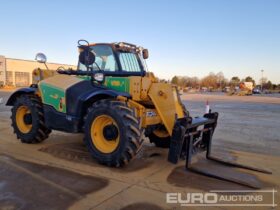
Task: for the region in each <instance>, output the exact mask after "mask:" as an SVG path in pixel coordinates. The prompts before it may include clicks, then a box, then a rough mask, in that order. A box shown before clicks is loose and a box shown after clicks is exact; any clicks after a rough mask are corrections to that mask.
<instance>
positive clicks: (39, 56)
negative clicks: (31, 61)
mask: <svg viewBox="0 0 280 210" xmlns="http://www.w3.org/2000/svg"><path fill="white" fill-rule="evenodd" d="M35 60H36V61H37V62H38V63H46V62H47V56H45V54H44V53H37V54H36V56H35Z"/></svg>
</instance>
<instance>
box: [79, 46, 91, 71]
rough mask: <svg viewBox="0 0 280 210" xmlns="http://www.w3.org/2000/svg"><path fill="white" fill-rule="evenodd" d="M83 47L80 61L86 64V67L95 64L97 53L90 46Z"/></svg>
mask: <svg viewBox="0 0 280 210" xmlns="http://www.w3.org/2000/svg"><path fill="white" fill-rule="evenodd" d="M80 48H81V47H80ZM82 49H83V50H82V52H80V55H79V62H80V63H82V64H84V65H85V66H86V67H89V66H90V65H92V64H94V62H95V55H94V53H93V52H92V51H91V49H90V48H89V47H84V48H82Z"/></svg>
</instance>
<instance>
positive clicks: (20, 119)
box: [16, 106, 32, 133]
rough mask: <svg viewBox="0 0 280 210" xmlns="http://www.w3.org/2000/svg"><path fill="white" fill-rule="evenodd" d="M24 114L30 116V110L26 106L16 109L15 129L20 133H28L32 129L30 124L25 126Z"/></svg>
mask: <svg viewBox="0 0 280 210" xmlns="http://www.w3.org/2000/svg"><path fill="white" fill-rule="evenodd" d="M26 114H30V110H29V109H28V107H27V106H20V107H19V108H18V109H17V112H16V123H17V127H18V129H19V130H20V132H22V133H28V132H30V131H31V129H32V124H27V123H26V122H25V121H24V116H25V115H26Z"/></svg>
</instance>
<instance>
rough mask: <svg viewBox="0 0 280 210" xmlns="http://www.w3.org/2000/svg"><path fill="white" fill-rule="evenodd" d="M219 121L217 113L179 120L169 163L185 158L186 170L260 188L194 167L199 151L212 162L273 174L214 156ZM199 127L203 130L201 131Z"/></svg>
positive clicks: (172, 141)
mask: <svg viewBox="0 0 280 210" xmlns="http://www.w3.org/2000/svg"><path fill="white" fill-rule="evenodd" d="M217 120H218V113H217V112H214V113H208V114H205V115H204V116H203V117H197V118H192V117H189V116H188V117H186V118H183V119H177V120H176V123H175V126H174V128H173V132H172V137H171V143H170V149H169V154H168V161H169V162H171V163H174V164H176V163H177V162H178V159H179V157H185V158H186V169H187V170H189V171H192V172H195V173H198V174H201V175H204V176H209V177H213V178H216V179H220V180H224V181H229V182H233V183H237V184H240V185H244V186H247V187H251V188H256V189H257V188H259V187H258V186H255V185H252V184H250V183H247V182H245V181H242V180H239V179H235V178H226V177H223V176H221V175H218V174H212V173H210V172H207V171H203V170H201V169H198V168H195V167H193V166H192V164H191V163H192V156H193V155H194V154H195V153H197V151H206V159H208V160H212V161H215V162H218V163H221V164H223V165H227V166H231V167H238V168H244V169H248V170H253V171H257V172H261V173H266V174H272V173H271V172H270V171H268V170H264V169H259V168H255V167H252V166H246V165H243V164H239V163H234V162H228V161H225V160H223V159H220V158H217V157H214V156H212V155H211V146H212V137H213V133H214V131H215V128H216V125H217ZM199 127H202V128H201V129H199Z"/></svg>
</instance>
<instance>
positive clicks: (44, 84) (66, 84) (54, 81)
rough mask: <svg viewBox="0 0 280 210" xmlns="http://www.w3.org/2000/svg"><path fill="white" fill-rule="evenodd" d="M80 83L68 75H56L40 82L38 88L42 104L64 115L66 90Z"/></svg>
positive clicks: (79, 80)
mask: <svg viewBox="0 0 280 210" xmlns="http://www.w3.org/2000/svg"><path fill="white" fill-rule="evenodd" d="M81 81H83V80H82V79H80V78H77V77H74V76H68V75H56V76H53V77H50V78H47V79H45V80H42V81H41V82H39V84H38V86H39V90H40V93H41V96H42V101H43V103H44V104H46V105H50V106H52V107H54V108H55V110H57V111H59V112H63V113H66V98H65V97H66V96H65V93H66V90H67V89H68V88H70V87H71V86H73V85H75V84H77V83H79V82H81Z"/></svg>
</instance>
